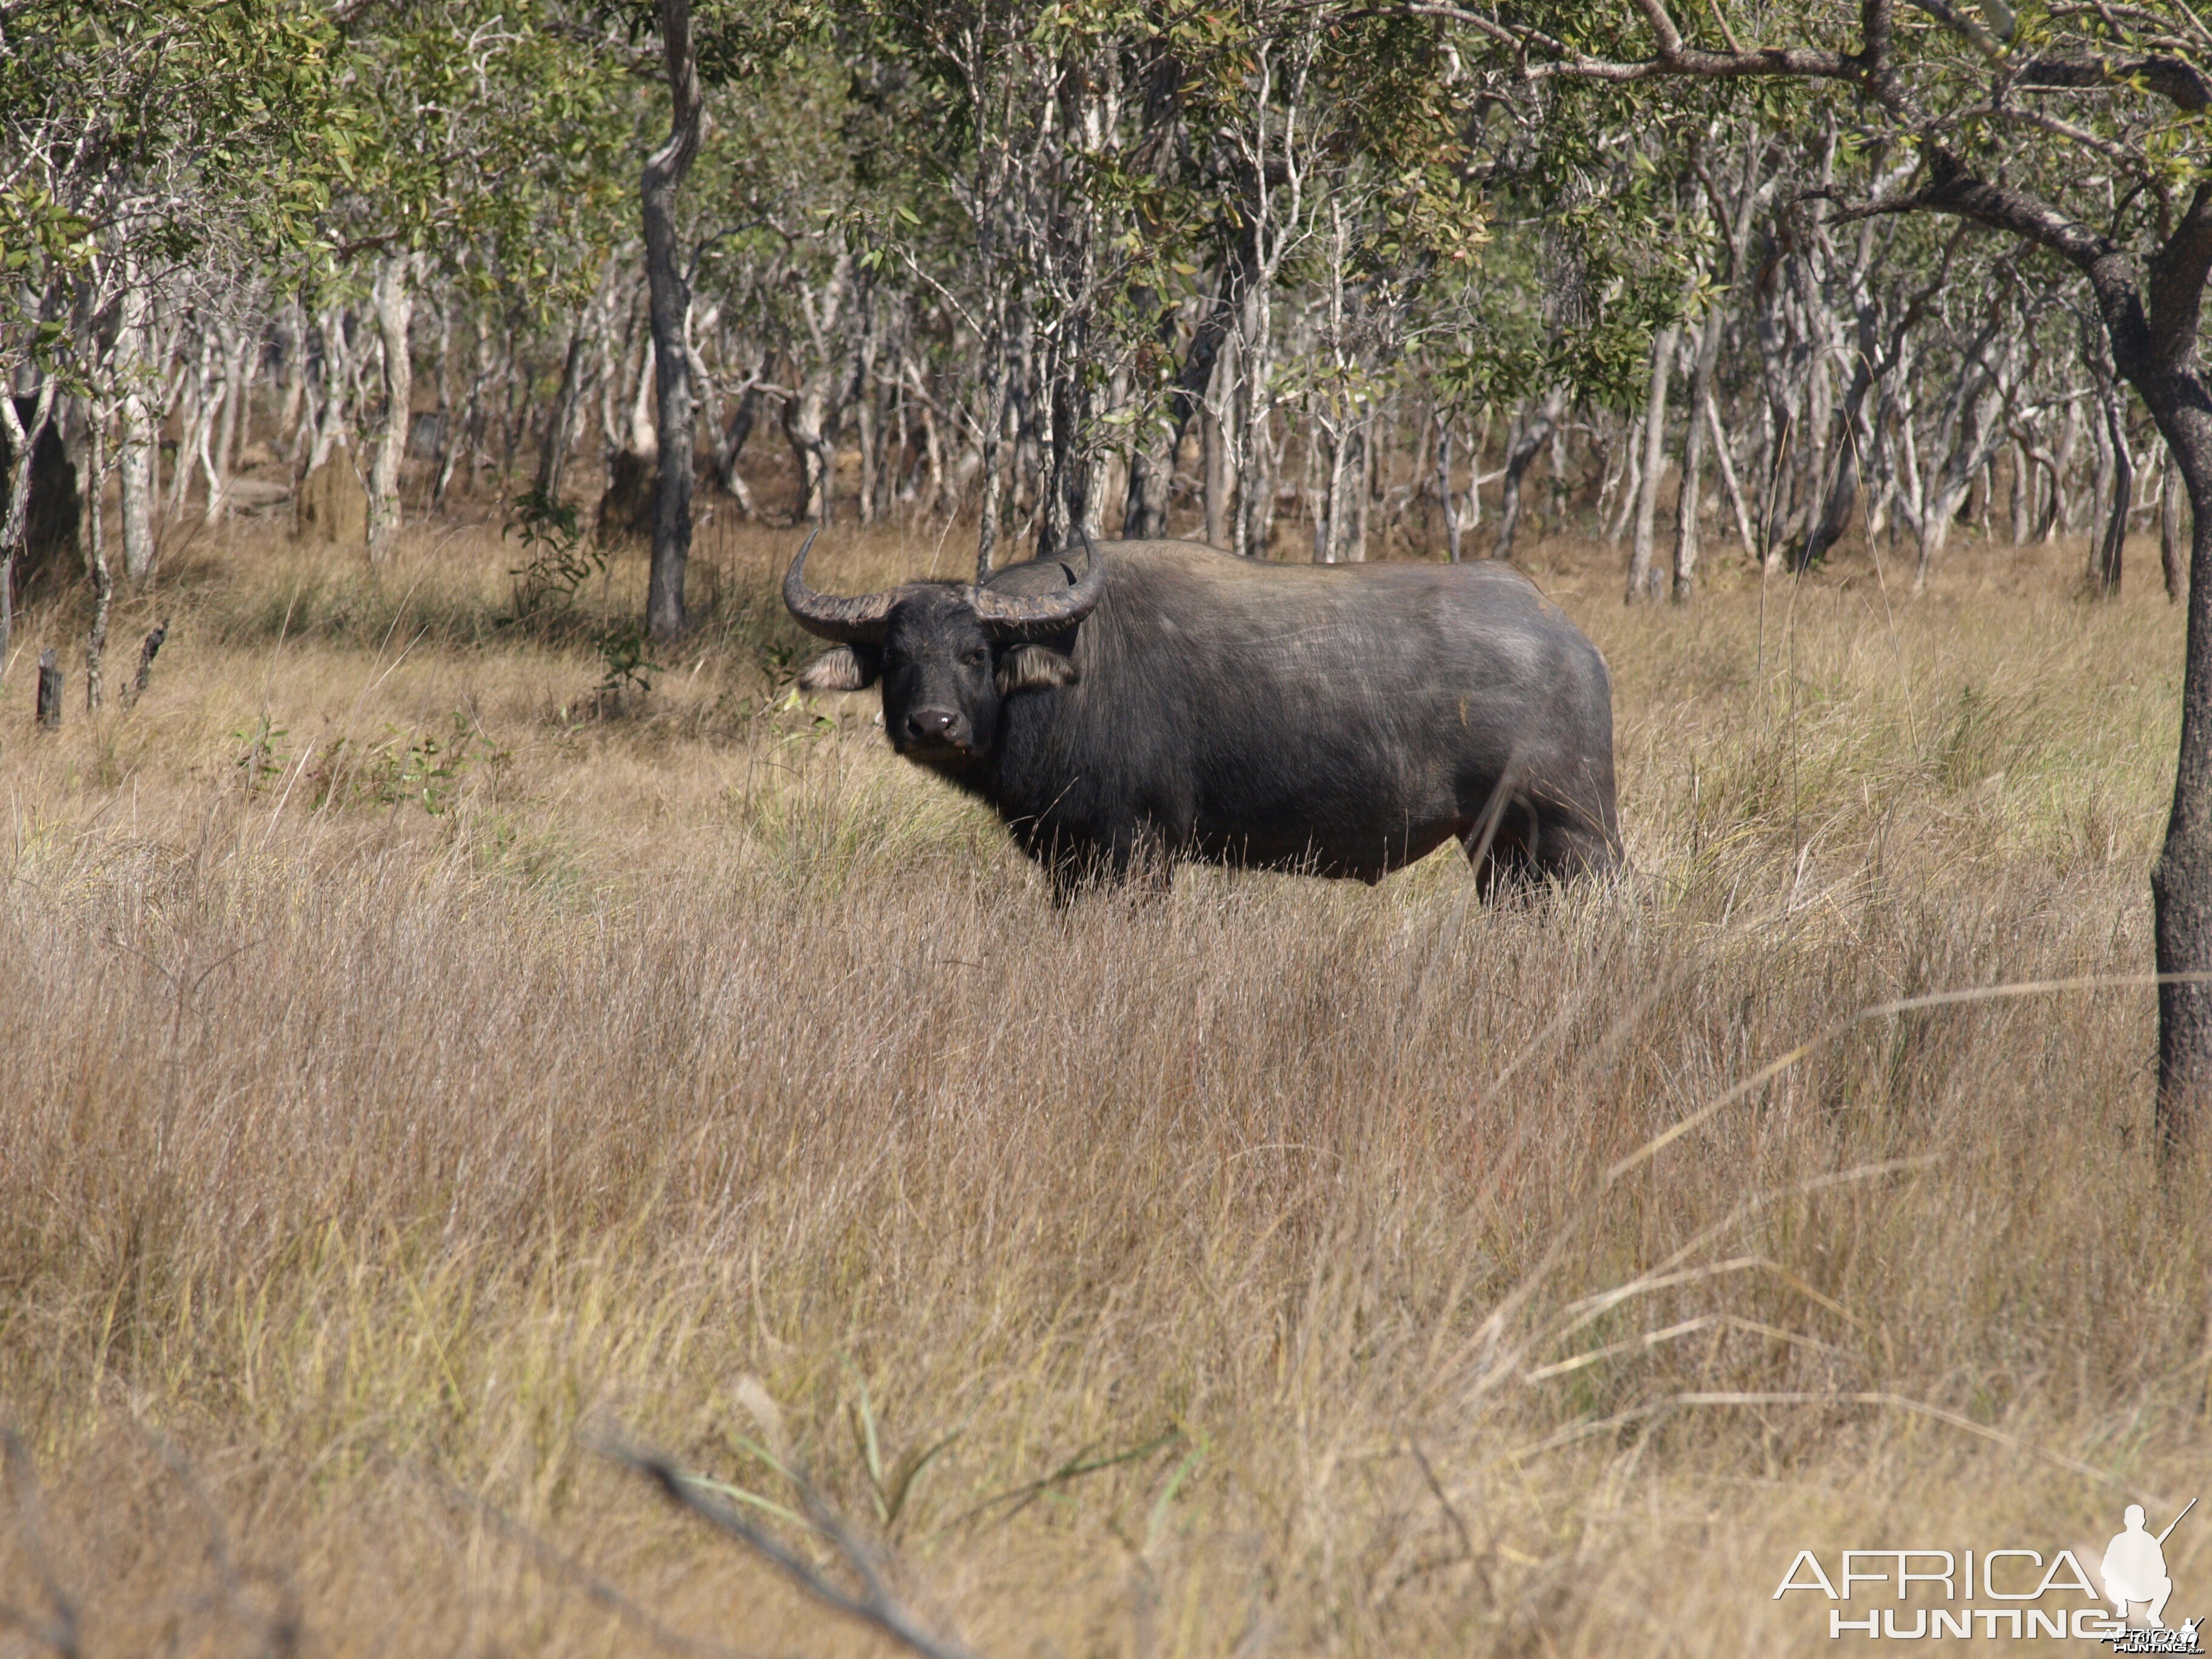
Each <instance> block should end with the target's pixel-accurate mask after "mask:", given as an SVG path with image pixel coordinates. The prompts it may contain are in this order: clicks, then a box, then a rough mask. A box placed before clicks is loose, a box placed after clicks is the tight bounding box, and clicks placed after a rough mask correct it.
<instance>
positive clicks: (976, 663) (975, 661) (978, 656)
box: [960, 645, 991, 668]
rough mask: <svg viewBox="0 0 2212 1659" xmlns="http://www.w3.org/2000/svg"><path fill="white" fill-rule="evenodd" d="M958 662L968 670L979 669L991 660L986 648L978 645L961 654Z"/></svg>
mask: <svg viewBox="0 0 2212 1659" xmlns="http://www.w3.org/2000/svg"><path fill="white" fill-rule="evenodd" d="M960 660H961V661H963V662H964V663H966V664H967V665H968V666H969V667H970V668H981V666H982V665H984V664H985V663H987V662H988V661H990V660H991V653H990V652H989V651H988V650H987V648H986V647H982V646H980V645H979V646H977V647H975V648H974V649H973V650H971V651H968V652H965V653H962V655H961V658H960Z"/></svg>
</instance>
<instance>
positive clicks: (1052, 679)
mask: <svg viewBox="0 0 2212 1659" xmlns="http://www.w3.org/2000/svg"><path fill="white" fill-rule="evenodd" d="M1075 678H1076V676H1075V662H1074V659H1073V658H1071V657H1069V656H1068V655H1067V654H1066V653H1065V652H1060V651H1055V650H1054V649H1053V648H1052V647H1050V646H1048V645H1018V646H1016V647H1014V648H1013V649H1012V650H1011V651H1008V652H1006V653H1005V654H1004V655H1002V656H1001V657H1000V659H999V695H1000V696H1002V697H1011V696H1013V695H1014V693H1015V692H1017V691H1027V690H1031V689H1033V688H1037V689H1041V688H1042V687H1045V686H1051V685H1073V684H1075Z"/></svg>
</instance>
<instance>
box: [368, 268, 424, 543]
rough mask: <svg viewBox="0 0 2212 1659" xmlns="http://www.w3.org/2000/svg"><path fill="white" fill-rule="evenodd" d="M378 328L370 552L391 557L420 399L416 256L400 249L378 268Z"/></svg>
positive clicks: (370, 468) (370, 488) (376, 294)
mask: <svg viewBox="0 0 2212 1659" xmlns="http://www.w3.org/2000/svg"><path fill="white" fill-rule="evenodd" d="M375 301H376V331H377V336H378V337H379V339H380V341H381V342H382V343H383V346H384V431H383V433H382V435H380V437H379V438H378V440H377V445H376V454H375V456H374V459H372V460H371V462H370V464H369V469H368V556H369V558H370V560H371V561H372V562H376V563H381V562H384V561H385V560H386V559H388V558H390V557H391V556H392V550H393V548H394V545H395V544H396V543H397V541H398V535H399V518H400V513H399V465H400V463H401V461H402V460H404V459H405V457H406V454H407V426H408V422H409V420H410V416H411V414H412V411H413V408H414V401H415V364H414V360H413V358H412V357H411V356H410V354H409V352H408V349H407V331H408V327H409V325H410V324H411V323H412V322H413V321H414V319H415V256H414V255H413V254H412V253H400V254H394V255H393V256H392V257H391V258H387V259H386V260H385V261H384V263H383V264H382V266H381V267H380V269H379V270H378V271H377V273H376V290H375Z"/></svg>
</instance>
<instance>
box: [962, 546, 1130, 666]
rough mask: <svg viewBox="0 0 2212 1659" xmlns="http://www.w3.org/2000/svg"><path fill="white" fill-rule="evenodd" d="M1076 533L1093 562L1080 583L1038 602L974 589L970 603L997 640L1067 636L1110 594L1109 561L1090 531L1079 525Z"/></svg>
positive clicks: (1025, 640)
mask: <svg viewBox="0 0 2212 1659" xmlns="http://www.w3.org/2000/svg"><path fill="white" fill-rule="evenodd" d="M1076 534H1077V535H1079V536H1080V537H1082V538H1083V551H1084V554H1085V556H1086V557H1087V558H1088V559H1089V560H1090V563H1089V564H1088V565H1087V566H1085V569H1084V572H1083V578H1082V580H1080V581H1078V582H1075V583H1073V585H1072V586H1067V587H1064V588H1062V589H1061V590H1060V592H1057V593H1046V594H1042V595H1040V596H1039V597H1037V598H1036V599H1016V598H1013V597H1012V596H1010V595H1008V594H1005V593H994V592H992V591H991V590H990V589H989V588H987V587H978V588H975V589H974V590H973V593H972V598H971V600H970V603H972V604H973V605H975V614H976V616H977V617H980V618H981V620H982V623H983V626H984V627H986V628H987V629H989V630H990V631H991V635H992V637H993V638H994V639H997V640H1000V641H1005V642H1007V643H1013V642H1020V643H1024V644H1031V645H1033V644H1036V643H1037V642H1038V641H1042V640H1048V639H1050V638H1051V637H1052V636H1053V635H1055V634H1065V633H1066V631H1067V630H1068V629H1071V628H1073V627H1074V626H1075V624H1076V623H1079V622H1081V621H1082V620H1083V619H1084V618H1085V617H1087V616H1089V615H1090V614H1091V610H1092V608H1093V607H1094V606H1096V605H1097V603H1098V600H1099V597H1100V596H1101V595H1102V594H1103V593H1104V592H1106V561H1105V560H1103V559H1102V558H1100V557H1099V556H1098V546H1097V543H1095V542H1093V541H1092V540H1091V532H1089V531H1088V530H1085V529H1083V528H1082V527H1081V526H1078V527H1077V530H1076Z"/></svg>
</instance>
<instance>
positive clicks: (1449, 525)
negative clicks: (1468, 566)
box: [1436, 409, 1481, 564]
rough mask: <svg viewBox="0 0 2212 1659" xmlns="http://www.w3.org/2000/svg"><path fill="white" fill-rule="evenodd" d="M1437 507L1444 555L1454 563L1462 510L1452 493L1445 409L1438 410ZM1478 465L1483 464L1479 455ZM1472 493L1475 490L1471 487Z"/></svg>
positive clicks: (1449, 446) (1449, 420)
mask: <svg viewBox="0 0 2212 1659" xmlns="http://www.w3.org/2000/svg"><path fill="white" fill-rule="evenodd" d="M1436 419H1437V510H1438V511H1439V512H1441V513H1443V520H1444V557H1445V558H1446V559H1448V560H1449V561H1450V562H1452V563H1454V564H1457V563H1458V562H1460V560H1459V538H1460V511H1459V498H1458V497H1457V496H1455V495H1453V494H1452V435H1451V416H1449V414H1448V413H1447V412H1446V411H1444V410H1441V409H1439V410H1437V416H1436ZM1475 464H1476V465H1480V464H1481V462H1480V458H1479V457H1478V458H1477V460H1476V463H1475ZM1468 494H1469V495H1473V494H1474V490H1473V489H1469V490H1468Z"/></svg>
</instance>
